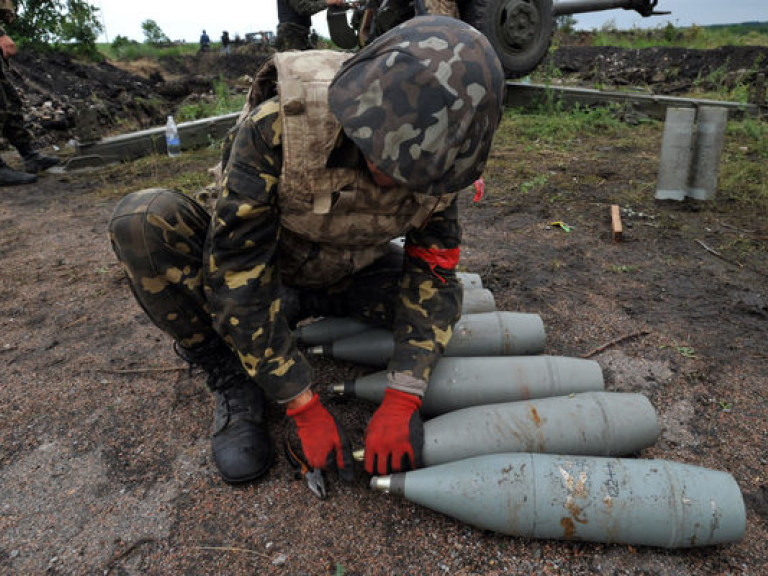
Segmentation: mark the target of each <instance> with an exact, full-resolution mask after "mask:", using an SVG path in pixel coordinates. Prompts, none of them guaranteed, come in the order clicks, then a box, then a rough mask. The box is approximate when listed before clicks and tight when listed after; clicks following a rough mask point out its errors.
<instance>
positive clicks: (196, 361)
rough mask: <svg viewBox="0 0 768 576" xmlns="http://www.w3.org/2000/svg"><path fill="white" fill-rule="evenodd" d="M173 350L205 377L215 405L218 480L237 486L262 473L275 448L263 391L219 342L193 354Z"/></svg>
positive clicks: (191, 351)
mask: <svg viewBox="0 0 768 576" xmlns="http://www.w3.org/2000/svg"><path fill="white" fill-rule="evenodd" d="M176 350H177V352H178V354H179V356H181V357H182V358H183V359H184V360H186V361H187V362H189V363H190V364H191V365H193V366H195V365H196V366H200V367H201V368H203V370H205V371H206V373H207V374H208V379H207V385H208V389H209V390H210V391H211V392H212V393H213V396H214V398H215V401H216V406H215V407H214V412H213V436H212V439H211V447H212V451H213V459H214V461H215V462H216V467H217V468H218V469H219V472H220V473H221V476H222V477H223V478H224V480H226V481H227V482H230V483H238V482H248V481H249V480H255V479H256V478H259V477H260V476H263V475H264V474H266V473H267V471H268V470H269V468H270V466H271V465H272V461H273V459H274V448H273V446H272V439H271V438H270V436H269V431H268V430H267V422H266V418H265V406H264V393H263V392H262V390H261V388H260V387H259V386H258V384H256V382H254V381H253V380H251V379H250V378H249V377H248V375H247V374H246V373H245V372H244V371H243V368H242V366H241V365H240V362H239V361H238V360H237V358H236V357H235V356H234V354H233V353H232V352H231V351H230V350H229V348H227V347H226V346H225V345H224V344H222V343H220V342H217V343H214V344H211V345H206V346H202V347H200V348H196V349H187V348H181V347H180V346H177V347H176Z"/></svg>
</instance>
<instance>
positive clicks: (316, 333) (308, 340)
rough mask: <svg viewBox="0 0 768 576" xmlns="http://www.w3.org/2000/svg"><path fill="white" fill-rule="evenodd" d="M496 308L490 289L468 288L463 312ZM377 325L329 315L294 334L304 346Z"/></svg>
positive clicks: (469, 312)
mask: <svg viewBox="0 0 768 576" xmlns="http://www.w3.org/2000/svg"><path fill="white" fill-rule="evenodd" d="M495 310H496V300H495V299H494V297H493V294H492V293H491V292H490V290H484V289H481V288H478V289H473V290H466V291H465V292H464V298H463V301H462V307H461V313H462V314H481V313H483V312H493V311H495ZM376 328H377V327H376V326H375V325H373V324H368V323H366V322H363V321H362V320H355V319H354V318H337V317H333V316H328V317H326V318H321V319H320V320H317V321H316V322H312V323H311V324H305V325H303V326H299V327H298V328H296V330H295V332H294V334H295V336H296V338H297V340H298V341H299V343H301V344H302V345H304V346H318V345H320V344H328V343H330V342H333V341H334V340H338V339H340V338H346V337H347V336H354V335H355V334H359V333H360V332H365V331H366V330H374V329H376Z"/></svg>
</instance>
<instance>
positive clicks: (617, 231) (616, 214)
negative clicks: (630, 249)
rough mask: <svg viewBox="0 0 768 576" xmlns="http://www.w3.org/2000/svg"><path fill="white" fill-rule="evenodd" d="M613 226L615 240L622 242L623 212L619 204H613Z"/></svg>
mask: <svg viewBox="0 0 768 576" xmlns="http://www.w3.org/2000/svg"><path fill="white" fill-rule="evenodd" d="M611 228H612V229H613V241H614V242H621V233H622V227H621V212H620V211H619V206H618V205H617V204H612V205H611Z"/></svg>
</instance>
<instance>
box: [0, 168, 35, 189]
mask: <svg viewBox="0 0 768 576" xmlns="http://www.w3.org/2000/svg"><path fill="white" fill-rule="evenodd" d="M36 181H37V176H35V175H34V174H27V173H26V172H19V171H18V170H14V169H13V168H11V167H10V166H8V165H6V164H0V186H20V185H22V184H32V182H36Z"/></svg>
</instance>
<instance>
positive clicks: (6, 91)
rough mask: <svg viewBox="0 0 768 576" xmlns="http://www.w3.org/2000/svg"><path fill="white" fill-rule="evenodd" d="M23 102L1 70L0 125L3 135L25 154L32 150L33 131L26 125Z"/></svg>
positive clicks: (20, 152)
mask: <svg viewBox="0 0 768 576" xmlns="http://www.w3.org/2000/svg"><path fill="white" fill-rule="evenodd" d="M22 108H23V104H22V102H21V98H20V97H19V93H18V92H17V91H16V88H14V86H13V84H11V83H10V81H9V80H8V78H6V76H5V70H2V71H0V125H2V136H3V137H4V138H5V139H6V140H8V142H10V143H11V145H12V146H13V147H14V148H16V149H17V150H18V151H19V154H21V155H22V156H25V155H26V154H28V153H29V152H31V151H32V133H31V132H30V131H29V130H27V129H26V128H25V127H24V113H23V111H22Z"/></svg>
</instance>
